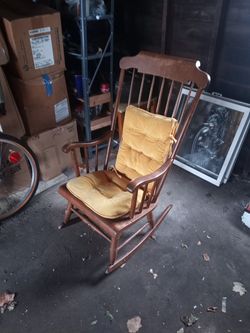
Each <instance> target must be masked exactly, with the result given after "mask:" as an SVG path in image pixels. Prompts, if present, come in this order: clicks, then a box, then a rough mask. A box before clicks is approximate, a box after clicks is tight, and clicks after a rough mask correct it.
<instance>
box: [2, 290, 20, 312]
mask: <svg viewBox="0 0 250 333" xmlns="http://www.w3.org/2000/svg"><path fill="white" fill-rule="evenodd" d="M15 296H16V294H15V293H10V292H8V291H6V292H4V293H2V294H0V313H1V314H3V313H4V312H5V311H6V310H8V311H13V310H14V309H15V306H16V304H17V302H16V301H15V300H14V299H15Z"/></svg>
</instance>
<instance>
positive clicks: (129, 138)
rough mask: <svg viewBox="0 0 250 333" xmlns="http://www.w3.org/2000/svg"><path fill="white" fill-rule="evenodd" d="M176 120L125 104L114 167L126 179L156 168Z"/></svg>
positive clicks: (164, 154)
mask: <svg viewBox="0 0 250 333" xmlns="http://www.w3.org/2000/svg"><path fill="white" fill-rule="evenodd" d="M177 127H178V122H177V120H176V119H174V118H168V117H164V116H162V115H156V114H152V113H150V112H147V111H145V110H142V109H140V108H137V107H135V106H132V105H129V106H128V107H127V110H126V113H125V120H124V127H123V136H122V143H121V145H120V148H119V152H118V155H117V160H116V164H115V167H116V169H117V170H118V171H119V172H120V173H122V174H124V175H126V177H128V178H130V179H134V178H137V177H139V176H145V175H147V174H149V173H151V172H154V171H155V170H156V169H158V168H159V167H160V166H161V165H162V164H163V163H164V162H165V160H166V158H167V157H169V156H170V155H171V153H172V144H173V140H174V135H175V133H176V130H177Z"/></svg>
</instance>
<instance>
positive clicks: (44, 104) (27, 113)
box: [9, 72, 71, 135]
mask: <svg viewBox="0 0 250 333" xmlns="http://www.w3.org/2000/svg"><path fill="white" fill-rule="evenodd" d="M9 82H10V84H11V88H12V91H13V93H14V96H15V99H16V103H17V105H18V107H19V110H20V114H21V116H22V118H23V121H24V125H25V127H26V131H27V133H28V134H29V135H34V134H38V133H40V132H43V131H46V130H48V129H51V128H54V127H56V126H58V125H63V124H65V123H67V122H69V120H70V119H71V113H70V107H69V101H68V93H67V87H66V82H65V77H64V73H63V72H61V73H54V74H49V75H43V76H40V77H38V78H35V79H32V80H25V81H24V80H22V79H18V78H15V77H9Z"/></svg>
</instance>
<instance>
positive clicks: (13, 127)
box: [0, 67, 25, 139]
mask: <svg viewBox="0 0 250 333" xmlns="http://www.w3.org/2000/svg"><path fill="white" fill-rule="evenodd" d="M0 85H1V87H2V91H3V97H4V104H5V112H6V114H5V115H0V131H1V132H4V133H6V134H10V135H13V136H15V137H16V138H18V139H20V138H21V137H22V136H24V135H25V128H24V125H23V122H22V119H21V116H20V114H19V111H18V108H17V106H16V103H15V100H14V97H13V95H12V92H11V90H10V87H9V84H8V82H7V80H6V76H5V74H4V71H3V69H2V67H0Z"/></svg>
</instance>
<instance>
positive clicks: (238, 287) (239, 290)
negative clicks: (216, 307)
mask: <svg viewBox="0 0 250 333" xmlns="http://www.w3.org/2000/svg"><path fill="white" fill-rule="evenodd" d="M233 284H234V286H233V291H234V292H235V293H239V294H240V296H243V295H244V294H245V293H246V292H247V290H246V288H245V287H244V286H243V284H242V283H241V282H233Z"/></svg>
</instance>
